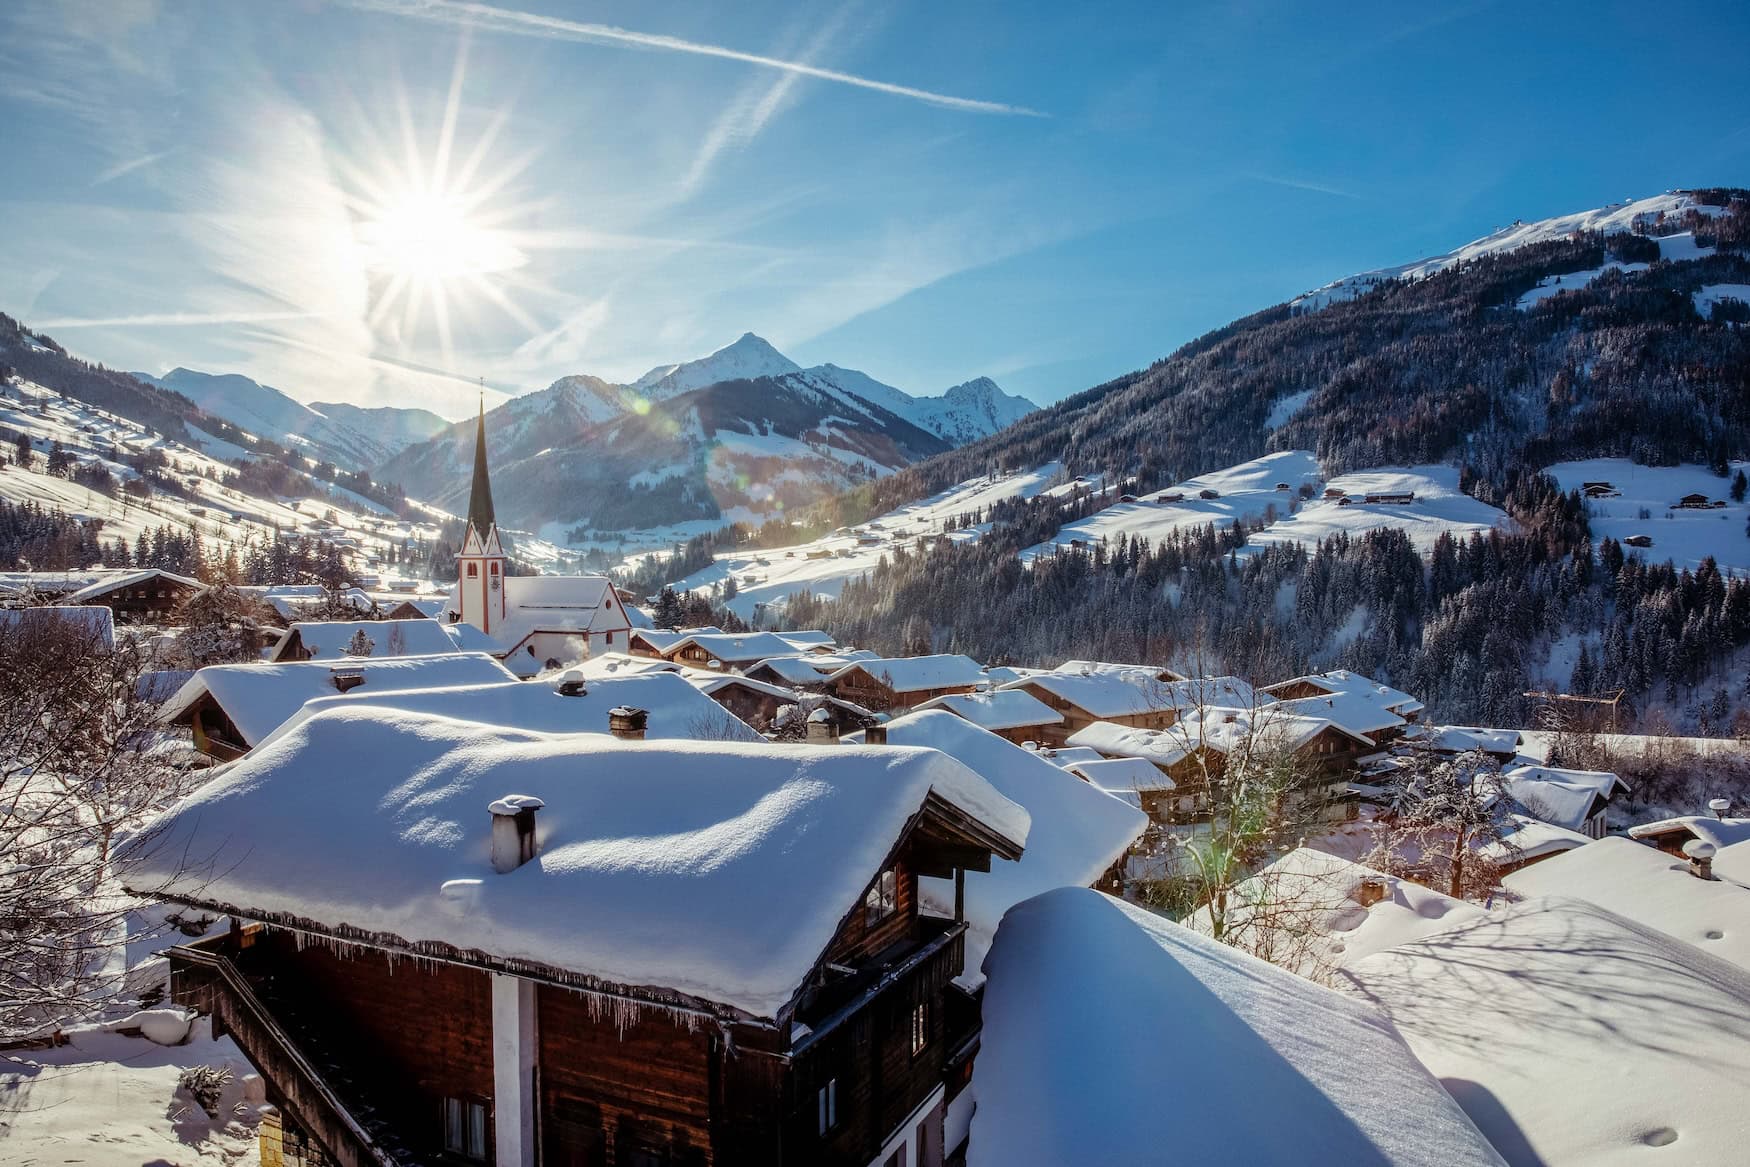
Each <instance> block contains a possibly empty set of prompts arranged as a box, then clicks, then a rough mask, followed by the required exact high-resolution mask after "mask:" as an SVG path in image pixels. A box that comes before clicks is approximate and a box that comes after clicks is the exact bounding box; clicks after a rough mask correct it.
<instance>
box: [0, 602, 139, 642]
mask: <svg viewBox="0 0 1750 1167" xmlns="http://www.w3.org/2000/svg"><path fill="white" fill-rule="evenodd" d="M51 622H52V623H55V624H62V625H69V626H71V627H73V628H75V629H78V630H79V632H80V633H81V634H82V635H84V636H86V637H88V638H89V639H90V641H91V643H92V644H93V645H94V646H96V647H100V648H102V649H104V650H106V651H107V650H109V649H113V648H114V647H115V613H114V612H112V611H110V610H109V609H108V608H106V607H104V606H103V605H102V604H94V605H90V606H85V605H70V606H67V605H60V604H46V605H43V606H41V607H37V608H0V626H5V627H7V628H15V629H18V630H19V631H20V632H22V633H28V632H29V631H30V630H31V629H33V628H35V627H38V626H40V625H46V624H49V623H51Z"/></svg>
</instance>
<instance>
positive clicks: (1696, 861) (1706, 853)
mask: <svg viewBox="0 0 1750 1167" xmlns="http://www.w3.org/2000/svg"><path fill="white" fill-rule="evenodd" d="M1683 853H1684V854H1685V855H1687V856H1688V857H1689V874H1691V875H1693V876H1695V878H1697V879H1712V878H1713V877H1714V845H1713V844H1712V843H1709V842H1705V841H1704V840H1701V839H1691V840H1689V842H1687V843H1685V844H1683Z"/></svg>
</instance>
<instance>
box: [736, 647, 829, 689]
mask: <svg viewBox="0 0 1750 1167" xmlns="http://www.w3.org/2000/svg"><path fill="white" fill-rule="evenodd" d="M819 659H820V654H818V653H815V654H808V655H797V656H774V657H767V658H766V659H765V660H763V661H760V662H759V663H758V664H756V665H754V666H753V667H752V668H749V669H747V670H745V671H744V672H743V674H742V675H743V676H745V677H747V678H748V679H749V680H750V681H764V682H765V683H766V684H768V685H783V686H784V687H785V688H789V689H813V688H819V687H821V686H824V685H825V684H826V678H827V677H828V676H829V675H830V673H823V672H821V671H820V669H819V667H818V666H817V665H816V664H815V661H817V660H819ZM839 667H841V668H842V667H843V666H842V665H841V666H839ZM831 671H832V672H837V671H838V670H837V669H833V670H831Z"/></svg>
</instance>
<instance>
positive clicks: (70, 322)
mask: <svg viewBox="0 0 1750 1167" xmlns="http://www.w3.org/2000/svg"><path fill="white" fill-rule="evenodd" d="M317 315H320V313H316V312H145V313H141V314H140V315H137V316H103V317H98V318H95V319H94V318H89V317H77V316H66V317H62V318H61V319H59V320H43V321H39V322H37V323H35V324H33V325H31V327H32V328H35V329H49V328H144V327H172V326H180V325H201V324H262V323H265V322H267V321H270V320H309V319H311V318H312V317H315V316H317Z"/></svg>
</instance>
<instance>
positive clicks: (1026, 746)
mask: <svg viewBox="0 0 1750 1167" xmlns="http://www.w3.org/2000/svg"><path fill="white" fill-rule="evenodd" d="M1021 748H1022V749H1023V750H1033V751H1035V752H1037V751H1038V749H1039V743H1038V742H1036V741H1034V740H1033V739H1032V738H1028V739H1027V740H1026V741H1024V742H1022V743H1021Z"/></svg>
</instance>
